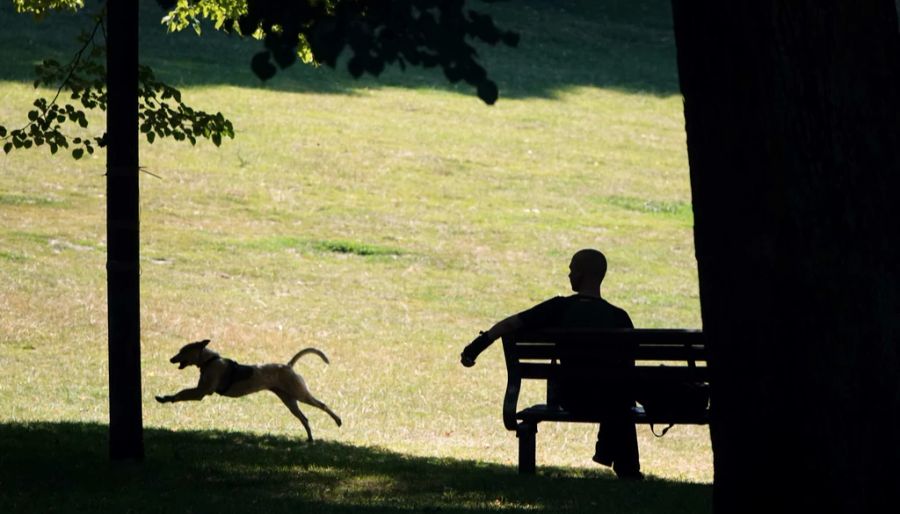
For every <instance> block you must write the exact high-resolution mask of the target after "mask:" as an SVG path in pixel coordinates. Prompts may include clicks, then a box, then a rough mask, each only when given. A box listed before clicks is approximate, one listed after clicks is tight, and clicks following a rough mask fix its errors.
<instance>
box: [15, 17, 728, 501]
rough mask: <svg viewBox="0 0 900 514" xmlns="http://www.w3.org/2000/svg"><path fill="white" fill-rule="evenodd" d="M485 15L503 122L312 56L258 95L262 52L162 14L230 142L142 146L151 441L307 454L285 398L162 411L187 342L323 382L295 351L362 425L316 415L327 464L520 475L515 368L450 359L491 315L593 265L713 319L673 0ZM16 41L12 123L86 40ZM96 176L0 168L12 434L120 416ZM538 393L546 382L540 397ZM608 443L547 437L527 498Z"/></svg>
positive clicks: (685, 442) (653, 321)
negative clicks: (194, 31)
mask: <svg viewBox="0 0 900 514" xmlns="http://www.w3.org/2000/svg"><path fill="white" fill-rule="evenodd" d="M485 5H487V4H485ZM486 8H489V9H491V10H492V11H493V12H494V13H495V15H496V19H497V22H498V23H500V24H501V25H504V26H509V27H511V28H515V29H517V30H519V31H520V32H522V34H523V42H522V46H521V48H520V49H518V50H510V49H491V48H486V49H483V50H482V53H483V55H484V57H485V60H486V62H487V64H488V67H489V69H490V70H491V74H492V75H493V76H494V77H495V78H496V79H497V81H498V83H499V85H500V88H501V99H500V101H499V102H498V104H497V105H496V106H494V107H486V106H484V105H483V104H482V103H481V102H480V101H479V100H478V99H477V98H476V97H475V95H474V93H473V92H472V91H471V90H470V89H469V88H467V87H463V86H460V87H456V86H448V85H446V84H445V82H444V81H443V80H442V79H441V77H440V76H439V75H436V74H433V73H427V72H421V71H413V72H411V73H408V74H401V73H399V72H390V73H388V74H387V76H385V77H384V78H383V80H380V81H376V80H374V79H365V80H360V81H354V80H352V79H349V78H347V77H346V76H345V74H343V73H336V72H333V71H331V70H327V69H313V68H303V67H300V66H295V67H294V68H291V69H290V70H288V71H286V72H284V73H282V74H280V75H279V76H278V77H276V79H274V80H273V81H271V82H270V83H268V84H266V85H264V86H261V85H260V84H259V83H258V82H257V81H256V80H255V79H253V77H252V74H251V72H250V71H249V66H247V64H246V63H247V61H248V60H249V56H250V55H252V54H253V53H254V52H255V51H257V46H256V45H255V44H254V43H249V44H241V42H239V41H237V40H234V39H232V38H227V37H221V36H219V35H214V34H211V35H212V36H215V37H210V38H208V39H206V38H204V39H201V40H197V39H196V38H195V37H194V36H192V35H190V34H181V35H178V36H177V37H169V36H166V35H165V34H163V33H162V32H161V30H160V28H159V27H158V26H157V24H156V22H155V21H154V19H153V18H152V16H156V14H153V13H154V12H155V11H154V9H155V8H154V7H153V6H152V5H151V4H146V5H145V6H144V11H143V13H144V25H143V27H142V30H141V34H142V36H141V37H142V44H143V58H144V60H145V61H147V62H150V63H151V64H152V65H153V66H155V67H156V69H157V71H158V72H159V75H160V76H163V77H166V78H167V79H169V80H172V81H174V82H176V83H178V84H180V85H181V86H182V87H183V89H184V97H185V100H186V101H187V102H188V103H190V104H193V105H196V106H197V107H200V108H206V109H212V110H222V111H223V112H224V113H225V114H226V115H227V116H228V117H229V118H230V119H232V120H233V122H234V125H235V129H236V131H237V138H236V140H234V141H227V142H226V143H225V144H224V145H223V146H222V148H220V149H216V148H215V147H213V146H212V145H210V144H200V145H198V146H197V147H190V146H187V145H184V144H176V143H173V142H168V141H162V142H159V141H158V142H157V143H156V144H154V145H148V144H143V145H142V147H141V151H142V158H141V159H142V165H143V166H144V167H146V169H147V170H148V171H150V172H151V173H153V174H154V175H157V176H158V177H161V178H155V177H154V176H151V175H143V176H142V179H141V180H142V182H141V195H142V205H141V219H142V227H141V228H142V232H141V241H142V262H141V266H142V284H141V287H142V329H143V338H142V346H143V351H142V358H143V361H142V370H143V395H144V396H143V397H144V419H145V423H146V425H147V426H148V427H152V428H153V431H151V432H150V433H151V434H176V435H172V436H171V437H169V436H162V435H160V437H163V438H164V439H165V438H166V437H169V440H170V442H169V443H166V445H168V446H169V447H171V446H172V445H175V444H176V443H175V442H173V441H174V440H175V439H177V437H178V436H177V434H182V433H191V434H197V435H196V436H191V437H196V438H203V437H207V436H208V437H209V438H214V436H215V433H214V432H209V431H214V430H226V431H228V434H231V436H229V437H236V438H250V439H252V440H254V441H257V442H255V443H253V445H256V446H274V447H282V446H291V447H292V448H294V450H292V451H294V452H297V453H302V452H304V451H306V449H307V447H306V446H304V445H303V444H302V443H300V441H301V440H302V434H303V431H302V428H301V427H300V425H299V423H297V422H296V420H295V419H294V418H293V417H291V416H290V415H289V413H288V412H287V411H286V410H285V409H284V408H283V406H282V405H281V404H280V402H278V400H277V399H276V398H275V397H274V396H271V395H256V396H253V397H250V398H245V399H241V400H238V401H235V400H229V399H225V398H221V397H214V398H209V399H206V400H204V401H203V402H202V403H199V404H191V405H183V404H178V405H158V404H156V403H155V402H154V401H153V400H152V397H153V395H155V394H160V393H171V392H174V391H176V390H178V389H180V388H183V387H186V386H188V385H191V384H193V383H194V382H195V380H196V376H195V373H196V372H195V371H187V370H185V371H181V372H179V371H178V370H177V369H175V367H173V366H171V365H170V364H169V363H168V358H169V357H170V356H171V355H172V354H174V353H175V351H176V350H177V349H178V348H179V347H180V346H181V345H182V344H184V343H185V342H188V341H193V340H197V339H202V338H209V339H212V341H213V343H212V345H213V348H214V349H216V350H218V351H220V352H221V353H223V354H225V355H227V356H229V357H232V358H234V359H237V360H239V361H244V362H265V361H285V360H287V359H288V358H289V357H290V356H291V355H293V354H294V352H296V351H297V350H298V349H300V348H303V347H306V346H316V347H318V348H321V349H322V350H324V351H325V352H326V353H327V354H328V355H329V357H330V358H331V362H332V364H331V365H330V366H326V365H324V364H323V363H321V362H317V361H316V360H312V359H311V360H308V361H307V360H304V361H302V362H301V363H299V364H298V370H299V371H300V372H301V373H302V374H303V375H304V376H305V377H306V378H307V380H308V382H309V383H310V386H311V388H312V390H313V393H314V394H316V395H317V396H318V397H320V398H321V399H322V400H323V401H325V402H326V403H328V404H329V405H331V406H332V407H333V408H334V410H335V411H336V412H337V413H338V414H340V415H341V416H342V417H343V419H344V421H345V425H344V426H343V427H342V428H337V427H336V426H334V424H333V423H332V422H331V420H330V419H328V418H327V416H325V415H324V414H322V413H319V412H315V411H310V412H307V414H308V415H309V417H310V419H311V422H312V427H313V431H314V433H315V434H316V435H317V436H319V437H320V438H321V439H322V440H323V442H324V443H325V444H323V447H327V446H328V445H334V447H335V448H340V450H337V451H336V452H335V456H334V458H336V459H341V458H342V457H341V455H340V453H342V452H344V453H347V452H349V454H350V455H356V454H355V453H353V451H352V450H353V449H357V450H359V451H360V452H367V451H374V450H372V449H384V451H385V452H388V453H389V454H390V455H393V456H395V457H394V458H395V459H397V460H403V459H412V460H414V461H415V462H419V463H421V465H422V467H421V468H419V469H420V471H421V472H422V473H427V472H429V470H432V469H433V468H431V467H429V464H428V463H429V462H450V461H452V462H455V463H456V464H453V466H458V468H454V469H464V468H472V472H473V473H478V471H477V470H479V469H482V467H486V468H489V469H497V470H500V471H502V472H504V473H505V472H508V471H509V469H510V468H509V466H510V465H511V464H512V463H513V462H514V460H515V455H516V439H515V437H514V435H513V434H511V433H509V432H506V431H505V430H504V429H503V426H502V422H501V419H500V409H501V399H502V394H503V390H504V387H505V380H506V378H505V370H504V366H503V362H502V355H501V351H500V349H499V347H493V348H490V349H489V350H488V351H487V352H486V353H485V354H484V355H483V357H482V358H481V359H480V360H479V363H478V365H477V366H476V367H475V368H472V369H463V368H462V367H461V366H460V365H459V364H458V355H459V352H460V350H461V349H462V347H463V346H464V345H465V344H466V343H468V342H469V341H470V340H471V339H472V338H473V337H474V336H476V335H477V334H478V330H483V329H486V328H487V327H489V326H490V324H491V323H492V322H494V321H496V320H498V319H500V318H502V317H504V316H506V315H509V314H511V313H513V312H517V311H519V310H522V309H524V308H526V307H528V306H530V305H532V304H534V303H536V302H538V301H541V300H543V299H545V298H547V297H550V296H553V295H557V294H567V290H566V284H567V279H566V274H567V271H568V270H567V266H568V259H569V257H570V256H571V254H572V253H573V252H574V251H576V250H578V249H580V248H583V247H597V248H600V249H602V250H603V251H604V252H605V253H606V254H607V256H608V258H609V262H610V271H609V275H608V277H607V281H606V283H605V284H604V295H605V296H606V297H607V298H608V299H609V300H610V301H612V302H613V303H615V304H617V305H620V306H622V307H623V308H625V309H627V310H628V311H629V313H630V314H631V317H632V319H634V321H635V323H636V325H638V326H641V327H698V326H700V316H699V305H698V292H697V276H696V263H695V260H694V254H693V241H692V229H691V226H692V223H693V221H692V217H691V211H690V188H689V183H688V172H687V158H686V153H685V136H684V125H683V118H682V114H681V99H680V97H679V96H678V95H677V92H676V87H677V81H676V78H675V71H674V70H675V52H674V47H673V42H672V36H671V27H670V26H669V22H668V21H667V20H668V17H669V13H668V3H667V2H665V1H662V0H653V1H649V0H648V1H636V2H591V1H587V0H584V1H575V0H560V1H557V2H544V1H538V0H530V1H525V0H523V1H519V2H509V3H498V4H490V5H489V6H487V7H486ZM0 24H2V26H3V27H5V28H7V29H5V30H4V31H3V33H2V34H0V44H3V46H4V48H6V49H7V50H8V51H5V52H4V54H3V56H2V57H0V64H2V66H0V120H2V122H0V123H3V124H4V125H6V126H8V127H9V126H16V124H17V120H20V119H24V114H25V112H27V110H28V108H29V106H30V105H31V102H32V100H33V99H34V95H35V91H34V90H33V89H32V88H31V85H30V78H31V76H30V72H29V69H30V63H32V62H34V61H35V60H37V59H40V58H43V57H46V56H51V57H56V58H65V57H66V56H67V55H70V54H71V52H72V50H73V48H72V43H71V40H70V39H69V38H70V37H71V35H72V34H73V33H77V26H78V23H76V22H75V21H73V19H72V18H69V17H62V18H52V17H51V18H50V19H49V20H47V21H45V22H44V23H42V24H39V25H35V24H33V23H32V22H31V20H29V19H28V18H19V17H16V16H15V15H14V14H12V13H11V8H10V7H9V5H8V4H0ZM546 27H553V28H554V30H553V32H550V33H547V32H546ZM42 93H44V94H49V92H47V91H43V92H42ZM98 121H100V120H98V119H96V118H95V119H94V122H98ZM103 175H104V155H103V154H102V153H101V154H100V155H97V156H95V157H91V158H85V159H83V160H81V161H77V162H76V161H73V160H71V159H69V158H66V157H64V156H55V157H53V156H50V155H49V152H46V151H34V150H32V151H27V152H13V153H11V154H9V155H6V156H3V155H0V195H2V196H0V198H2V199H3V200H2V201H0V220H2V223H0V368H2V369H3V371H4V378H3V379H0V422H2V423H5V424H6V425H8V426H11V427H13V428H12V429H13V430H18V429H17V428H15V427H21V426H23V424H28V423H32V422H36V421H41V422H48V423H53V425H50V426H49V428H47V430H50V431H51V432H52V431H61V432H63V433H64V432H66V431H68V430H70V429H69V428H66V427H70V425H69V424H62V425H59V423H80V424H87V425H88V426H91V427H95V425H93V424H96V423H104V422H105V420H106V419H107V403H106V382H107V371H106V366H107V364H106V359H107V356H106V305H105V302H106V291H105V283H104V280H105V272H104V269H105V268H104V266H105V225H104V223H105V218H104V216H105V180H104V176H103ZM61 376H63V377H64V379H61V378H60V377H61ZM540 396H541V391H540V390H538V388H537V387H533V388H527V389H526V390H525V391H524V392H523V400H522V401H523V402H529V401H537V400H538V399H539V398H540ZM78 426H81V425H78ZM53 427H57V428H53ZM101 432H102V430H101V429H100V428H96V427H95V428H93V429H90V430H87V431H86V432H85V434H86V435H84V436H83V437H84V441H85V445H87V444H88V443H87V441H88V440H89V441H90V444H102V441H99V442H98V441H95V440H94V438H95V437H100V435H99V434H101ZM203 434H208V435H207V436H205V435H203ZM639 434H640V444H641V452H642V455H641V456H642V462H643V465H644V470H645V472H647V473H648V474H649V475H650V476H652V477H654V478H655V479H656V480H658V481H660V482H661V483H662V484H669V485H672V487H674V485H673V484H675V483H681V482H691V483H708V482H710V481H711V480H712V458H711V453H710V449H709V436H708V430H707V429H706V428H705V427H677V428H676V429H675V430H673V431H672V432H671V433H670V434H669V435H667V436H666V437H665V438H663V439H655V438H653V437H652V435H650V433H649V430H647V429H645V428H641V429H640V430H639ZM59 437H61V438H62V440H66V441H68V440H69V439H66V438H65V437H64V436H63V435H60V436H59ZM215 437H219V436H215ZM594 437H595V429H594V428H593V427H587V426H572V425H563V426H557V425H548V426H546V427H541V432H540V433H539V435H538V465H539V469H541V470H544V471H543V475H542V476H541V477H539V478H538V479H537V480H538V481H537V482H523V483H524V484H526V485H525V486H521V487H522V488H524V489H525V490H527V489H528V486H527V484H549V485H548V487H546V488H544V487H541V489H547V490H552V489H553V488H554V487H556V485H554V484H556V483H555V482H552V481H549V482H543V481H541V480H551V477H552V476H556V475H559V476H560V477H562V478H561V480H563V481H564V482H565V480H568V479H569V478H571V480H573V481H574V482H575V483H581V482H578V481H579V480H582V479H581V478H579V477H593V478H590V480H588V481H589V482H592V481H595V480H594V478H596V477H600V478H608V477H609V476H611V474H610V473H609V472H608V471H607V470H592V469H593V468H592V464H591V462H590V455H591V451H592V448H593V439H594ZM259 441H262V442H259ZM163 446H165V445H163ZM254 447H255V446H254ZM76 450H77V449H72V450H71V451H76ZM97 451H99V450H97ZM157 451H162V452H163V453H160V454H157V453H156V452H157ZM166 451H169V450H158V447H157V446H155V445H153V444H151V445H149V446H148V458H149V459H151V460H153V462H156V463H157V465H158V466H162V467H165V466H164V465H163V462H164V461H166V459H169V458H170V457H171V455H172V453H165V452H166ZM379 451H381V450H379ZM35 452H38V453H40V451H39V450H37V449H36V450H35ZM223 453H226V454H227V453H228V452H227V450H223ZM248 453H250V454H252V453H253V451H251V450H247V451H246V452H242V453H241V454H240V455H239V457H240V458H251V460H252V457H251V456H248V455H247V454H248ZM226 458H229V459H231V458H234V459H237V458H238V456H235V457H226ZM97 459H101V457H97ZM234 462H235V463H237V460H235V461H234ZM253 462H259V461H258V460H254V461H253ZM171 465H172V466H176V465H177V464H174V463H173V464H171ZM503 470H505V471H503ZM174 472H175V471H173V470H171V469H170V470H167V471H165V473H174ZM436 472H437V471H436ZM160 473H162V471H161V472H160ZM277 473H279V474H280V473H288V474H291V473H295V474H296V472H294V471H281V470H279V471H277ZM459 473H460V474H462V473H463V472H462V471H460V472H459ZM279 476H282V477H283V476H284V475H279ZM291 476H293V475H291ZM474 476H476V477H479V476H480V477H482V478H483V479H484V477H485V476H486V475H477V474H476V475H474ZM567 477H568V478H567ZM73 480H74V479H73ZM170 480H174V478H170ZM360 480H362V479H360ZM377 480H381V479H377ZM377 480H376V482H373V483H377ZM485 480H486V479H485ZM516 480H518V478H517V477H510V478H509V479H508V482H504V483H506V484H507V485H508V487H510V488H516V487H519V486H516V485H515V483H516V482H515V481H516ZM298 482H299V480H298ZM72 483H73V484H76V485H77V484H80V482H79V481H78V480H74V481H73V482H72ZM281 483H283V482H281ZM313 483H314V484H315V485H314V486H308V487H311V488H312V489H310V490H309V491H306V492H304V493H303V494H309V495H310V496H309V497H314V496H315V495H319V496H316V497H324V496H325V490H326V489H327V488H328V487H329V486H326V485H323V484H324V483H325V482H324V481H315V482H313ZM566 483H568V482H566ZM601 483H604V484H605V483H606V482H605V481H601ZM613 484H614V483H610V484H609V485H610V487H614V485H613ZM657 485H658V486H659V487H663V488H665V487H667V486H665V487H664V485H661V484H657ZM85 487H93V486H90V485H89V484H87V485H85ZM147 487H150V486H149V485H148V486H147ZM210 487H211V486H210ZM273 487H274V486H273ZM504 487H507V486H504ZM654 487H655V486H654ZM373 488H374V486H373ZM584 489H585V490H586V489H589V486H587V485H585V486H584ZM517 490H518V489H517ZM676 490H677V489H676ZM691 490H692V491H694V490H695V489H691ZM696 490H698V491H707V489H703V488H700V489H696ZM578 491H581V489H578ZM526 492H527V491H526ZM135 494H148V493H145V492H142V493H135ZM246 494H247V495H248V496H250V495H251V493H249V492H247V493H246ZM267 494H268V493H267ZM278 494H300V493H294V492H288V491H282V492H281V493H275V492H272V493H271V496H277V495H278ZM523 494H524V493H523ZM547 494H551V493H547ZM581 494H582V493H581V492H579V493H578V495H581ZM584 494H588V493H584ZM704 494H705V493H704ZM579 497H580V496H579ZM119 500H121V499H119ZM259 501H265V502H267V503H264V505H263V506H264V507H270V506H271V504H272V503H274V500H271V499H266V500H264V499H263V496H260V498H259ZM297 501H298V502H299V501H301V500H297ZM302 501H306V500H302ZM323 501H324V500H323ZM379 501H380V500H379ZM479 501H480V500H479ZM516 501H519V500H516ZM529 501H530V500H529ZM573 501H574V500H573ZM622 501H625V500H622ZM372 505H379V506H384V505H386V504H382V503H377V504H376V503H373V504H372ZM466 505H470V506H471V505H472V504H466ZM479 505H481V504H479ZM273 508H275V507H273ZM373 508H375V507H373ZM377 508H382V507H377ZM385 508H387V507H385ZM391 508H393V507H391ZM448 508H450V507H448ZM466 508H469V507H466ZM473 508H474V507H473ZM523 508H524V507H523ZM542 508H543V507H542Z"/></svg>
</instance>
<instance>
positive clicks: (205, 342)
mask: <svg viewBox="0 0 900 514" xmlns="http://www.w3.org/2000/svg"><path fill="white" fill-rule="evenodd" d="M208 344H209V339H204V340H202V341H200V348H206V345H208Z"/></svg>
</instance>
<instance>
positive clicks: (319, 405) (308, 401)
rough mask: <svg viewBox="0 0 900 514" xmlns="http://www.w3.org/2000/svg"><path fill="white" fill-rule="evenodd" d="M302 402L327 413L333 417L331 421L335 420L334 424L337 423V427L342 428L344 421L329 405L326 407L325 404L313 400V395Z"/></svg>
mask: <svg viewBox="0 0 900 514" xmlns="http://www.w3.org/2000/svg"><path fill="white" fill-rule="evenodd" d="M300 401H301V402H303V403H306V404H309V405H312V406H313V407H316V408H318V409H322V410H323V411H325V412H327V413H328V415H329V416H331V419H333V420H334V422H335V423H337V426H341V424H343V421H341V418H340V416H338V415H337V414H335V413H334V411H332V410H331V409H329V408H328V406H327V405H325V404H324V403H322V402H320V401H319V400H317V399H315V398H313V397H312V395H308V396H307V397H306V398H304V399H302V400H300Z"/></svg>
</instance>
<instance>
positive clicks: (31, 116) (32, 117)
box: [28, 111, 38, 121]
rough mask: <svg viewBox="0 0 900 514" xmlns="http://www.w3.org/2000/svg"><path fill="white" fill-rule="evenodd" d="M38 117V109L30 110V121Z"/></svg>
mask: <svg viewBox="0 0 900 514" xmlns="http://www.w3.org/2000/svg"><path fill="white" fill-rule="evenodd" d="M37 118H38V112H37V111H28V121H34V120H36V119H37Z"/></svg>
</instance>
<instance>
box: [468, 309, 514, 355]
mask: <svg viewBox="0 0 900 514" xmlns="http://www.w3.org/2000/svg"><path fill="white" fill-rule="evenodd" d="M522 325H523V323H522V319H521V318H519V315H518V314H513V315H512V316H510V317H508V318H506V319H504V320H503V321H500V322H499V323H497V324H496V325H494V326H493V327H491V328H490V329H489V330H488V331H487V332H482V333H481V335H479V336H478V337H476V338H475V339H474V340H473V341H472V342H471V343H469V345H468V346H466V347H465V348H464V349H463V351H462V354H461V355H460V362H461V363H462V365H463V366H465V367H467V368H471V367H472V366H474V365H475V359H476V358H478V355H480V354H481V352H483V351H484V350H485V349H486V348H487V347H488V346H490V345H491V343H493V342H494V341H496V340H497V339H499V338H501V337H503V336H505V335H507V334H511V333H513V332H515V331H516V330H518V329H520V328H522Z"/></svg>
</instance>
